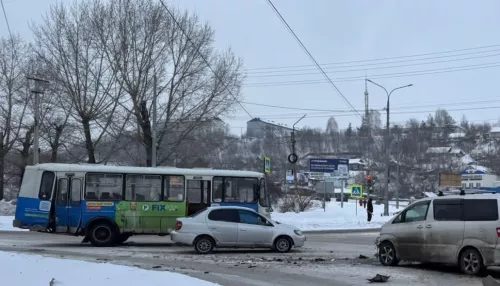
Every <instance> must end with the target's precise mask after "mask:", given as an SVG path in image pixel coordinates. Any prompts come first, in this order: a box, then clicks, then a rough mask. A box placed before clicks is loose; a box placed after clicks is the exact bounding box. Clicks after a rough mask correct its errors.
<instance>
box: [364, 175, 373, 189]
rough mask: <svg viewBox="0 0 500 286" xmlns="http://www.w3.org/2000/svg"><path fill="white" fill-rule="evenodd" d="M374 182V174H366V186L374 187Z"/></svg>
mask: <svg viewBox="0 0 500 286" xmlns="http://www.w3.org/2000/svg"><path fill="white" fill-rule="evenodd" d="M372 183H373V181H372V176H370V175H368V176H366V186H367V187H368V188H371V187H372Z"/></svg>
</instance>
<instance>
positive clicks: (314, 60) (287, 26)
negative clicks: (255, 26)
mask: <svg viewBox="0 0 500 286" xmlns="http://www.w3.org/2000/svg"><path fill="white" fill-rule="evenodd" d="M267 3H268V4H269V5H270V6H271V8H272V9H273V10H274V12H275V13H276V15H277V16H278V18H279V19H280V20H281V22H282V23H283V24H284V25H285V26H286V28H287V29H288V31H289V32H290V33H291V34H292V35H293V37H294V38H295V40H297V42H298V43H299V44H300V46H301V47H302V49H303V50H304V52H305V53H306V54H307V55H308V56H309V58H310V59H311V61H313V62H314V64H315V65H316V67H317V68H318V69H319V70H320V71H321V73H322V74H323V76H324V77H325V79H326V80H327V81H328V82H329V83H330V85H331V86H332V87H333V88H334V89H335V90H336V91H337V93H338V94H339V95H340V96H341V97H342V98H343V99H344V101H345V102H346V103H347V104H348V105H349V106H350V107H351V108H352V110H354V111H355V112H356V113H357V114H358V116H359V117H361V114H360V113H359V112H358V111H357V110H356V108H354V106H353V105H352V104H351V103H350V102H349V100H347V98H346V97H345V96H344V94H342V92H341V91H340V90H339V89H338V87H337V86H336V85H335V84H334V83H333V81H332V80H331V79H330V77H329V76H328V75H327V74H326V73H325V71H324V70H323V69H322V68H321V66H320V65H319V64H318V62H317V61H316V59H315V58H314V57H313V56H312V55H311V53H310V52H309V50H308V49H307V48H306V46H305V45H304V44H303V43H302V41H301V40H300V39H299V37H298V36H297V34H295V32H294V31H293V29H292V28H291V27H290V25H288V23H287V21H286V20H285V18H283V16H282V15H281V13H280V12H279V11H278V9H277V8H276V7H275V6H274V4H273V2H272V1H271V0H267Z"/></svg>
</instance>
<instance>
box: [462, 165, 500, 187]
mask: <svg viewBox="0 0 500 286" xmlns="http://www.w3.org/2000/svg"><path fill="white" fill-rule="evenodd" d="M461 175H462V188H467V189H471V188H484V187H487V188H492V187H496V186H498V182H497V181H498V176H497V175H495V174H492V173H491V171H490V170H489V169H488V168H486V167H483V166H478V165H475V164H470V165H468V166H467V167H466V168H465V169H464V170H463V171H462V173H461Z"/></svg>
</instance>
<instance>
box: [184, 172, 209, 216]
mask: <svg viewBox="0 0 500 286" xmlns="http://www.w3.org/2000/svg"><path fill="white" fill-rule="evenodd" d="M186 189H187V199H186V204H187V215H188V216H189V215H192V214H194V213H196V212H198V211H200V210H202V209H204V208H207V207H209V206H210V201H211V200H212V178H211V177H203V176H186Z"/></svg>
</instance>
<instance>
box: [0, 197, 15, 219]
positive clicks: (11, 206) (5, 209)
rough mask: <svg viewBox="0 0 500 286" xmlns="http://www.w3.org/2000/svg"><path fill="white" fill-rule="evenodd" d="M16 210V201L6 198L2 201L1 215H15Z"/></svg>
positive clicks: (0, 204) (0, 205)
mask: <svg viewBox="0 0 500 286" xmlns="http://www.w3.org/2000/svg"><path fill="white" fill-rule="evenodd" d="M15 212H16V205H15V202H14V201H10V202H7V201H5V200H1V201H0V216H2V215H7V216H13V215H14V214H15Z"/></svg>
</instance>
